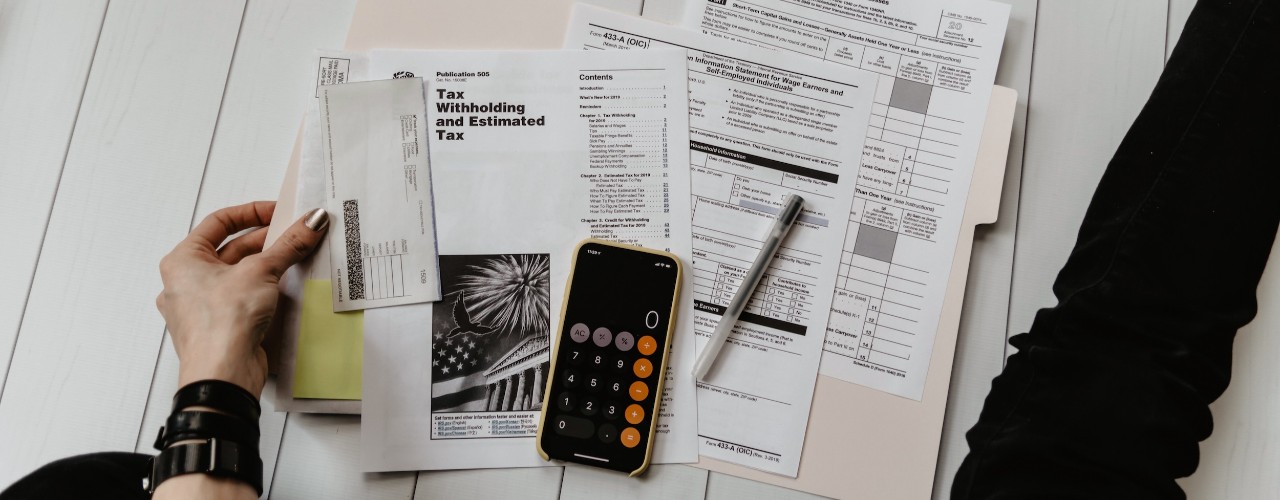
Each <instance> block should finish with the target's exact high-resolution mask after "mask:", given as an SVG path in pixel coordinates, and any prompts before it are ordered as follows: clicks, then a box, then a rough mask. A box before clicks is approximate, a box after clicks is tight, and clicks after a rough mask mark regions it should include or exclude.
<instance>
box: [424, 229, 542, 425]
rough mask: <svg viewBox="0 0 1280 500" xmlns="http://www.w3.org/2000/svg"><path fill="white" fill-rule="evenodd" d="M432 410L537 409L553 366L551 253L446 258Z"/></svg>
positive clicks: (434, 340) (434, 327) (436, 322)
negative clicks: (550, 366) (548, 372)
mask: <svg viewBox="0 0 1280 500" xmlns="http://www.w3.org/2000/svg"><path fill="white" fill-rule="evenodd" d="M440 278H441V288H442V292H443V294H444V299H443V300H441V301H439V302H436V303H435V304H434V305H433V308H432V320H431V345H432V352H431V365H432V370H431V376H432V384H431V412H432V413H433V414H441V413H474V412H513V411H537V410H539V409H541V408H542V397H543V395H542V390H543V389H542V387H543V386H544V385H545V384H544V381H545V380H546V378H545V377H546V375H547V370H548V369H549V366H548V364H549V363H550V357H549V356H550V337H549V332H550V329H551V316H550V307H551V295H550V284H551V281H550V280H551V273H550V256H549V255H547V254H502V255H441V256H440Z"/></svg>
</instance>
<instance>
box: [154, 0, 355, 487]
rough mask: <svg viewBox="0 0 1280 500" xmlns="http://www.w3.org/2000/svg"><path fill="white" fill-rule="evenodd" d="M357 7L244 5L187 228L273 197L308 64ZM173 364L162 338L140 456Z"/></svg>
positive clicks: (275, 445) (348, 1) (271, 430)
mask: <svg viewBox="0 0 1280 500" xmlns="http://www.w3.org/2000/svg"><path fill="white" fill-rule="evenodd" d="M355 3H356V1H355V0H294V1H287V2H284V1H271V2H249V3H248V6H247V7H246V9H245V14H244V21H243V22H242V23H241V29H240V37H239V39H238V41H237V42H236V49H235V54H234V56H233V59H232V62H231V71H230V74H229V76H228V77H227V87H226V92H225V93H224V96H223V100H222V110H221V112H220V113H219V115H218V124H217V128H216V130H215V133H214V140H213V145H212V147H211V148H210V150H209V161H208V166H207V167H206V168H205V175H204V181H203V183H202V184H201V187H200V196H199V202H198V203H197V204H196V207H195V215H194V217H193V218H192V223H197V222H199V221H200V220H201V219H203V218H204V217H205V216H206V215H208V214H209V213H211V212H213V211H215V210H218V209H219V208H222V207H224V206H229V205H234V204H238V203H243V202H246V201H250V200H261V199H272V198H274V197H275V196H276V195H277V193H278V192H279V190H280V182H281V179H282V178H283V176H284V170H285V166H286V165H287V164H288V162H289V156H290V155H291V154H292V152H293V142H294V139H295V137H296V136H297V128H298V124H299V123H300V122H301V121H302V116H303V113H304V111H305V108H306V106H307V105H308V96H309V95H311V92H309V91H308V87H310V85H311V81H312V76H313V75H312V71H313V69H314V68H313V67H312V65H311V64H310V61H311V56H312V54H313V52H314V51H315V50H316V49H317V48H322V47H340V46H342V43H343V41H344V40H346V36H347V27H348V26H350V24H351V12H352V11H353V10H354V9H355ZM177 361H178V360H177V357H176V355H175V354H174V352H173V349H172V347H170V345H169V339H168V337H167V336H166V337H165V339H164V347H163V348H162V349H161V355H160V360H159V362H158V363H157V365H156V369H155V377H154V378H153V380H152V382H151V395H150V398H149V401H148V403H147V411H146V415H145V418H144V419H143V423H142V426H141V429H140V431H139V433H138V442H137V445H136V448H137V451H139V452H143V453H149V452H151V444H152V443H151V441H152V440H153V439H154V433H155V432H156V429H158V428H159V427H160V425H162V424H163V422H164V419H165V418H166V417H167V416H168V415H169V410H170V408H169V406H170V398H171V397H172V395H173V392H174V391H175V390H177V380H178V362H177ZM271 391H274V386H273V384H268V388H267V392H266V393H264V395H263V398H262V405H263V418H262V420H261V422H260V425H261V428H262V439H261V442H260V444H259V449H260V451H261V453H262V457H263V463H264V465H265V467H264V470H263V479H264V483H265V484H267V485H268V486H269V485H270V484H271V476H272V474H273V472H274V470H275V465H276V452H277V450H278V449H279V446H280V435H281V432H282V431H283V429H284V422H285V414H284V413H276V411H275V408H274V405H273V404H272V403H273V402H274V400H275V399H274V397H273V396H272V395H271V394H272V392H271ZM266 494H269V491H268V492H267V493H266Z"/></svg>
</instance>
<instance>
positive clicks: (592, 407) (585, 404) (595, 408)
mask: <svg viewBox="0 0 1280 500" xmlns="http://www.w3.org/2000/svg"><path fill="white" fill-rule="evenodd" d="M599 411H600V402H599V401H596V400H595V399H592V398H586V399H584V400H582V414H583V415H586V416H588V417H590V416H594V415H595V414H596V413H597V412H599Z"/></svg>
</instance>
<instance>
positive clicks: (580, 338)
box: [569, 323, 591, 344]
mask: <svg viewBox="0 0 1280 500" xmlns="http://www.w3.org/2000/svg"><path fill="white" fill-rule="evenodd" d="M590 336H591V329H590V328H587V325H584V324H582V323H578V324H576V325H573V327H572V328H569V338H571V339H573V341H574V342H577V343H579V344H581V343H583V342H586V341H587V337H590Z"/></svg>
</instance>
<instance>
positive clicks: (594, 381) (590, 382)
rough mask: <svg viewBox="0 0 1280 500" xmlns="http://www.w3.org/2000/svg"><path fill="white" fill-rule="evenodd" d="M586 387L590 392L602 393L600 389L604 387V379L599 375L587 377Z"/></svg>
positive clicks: (593, 374)
mask: <svg viewBox="0 0 1280 500" xmlns="http://www.w3.org/2000/svg"><path fill="white" fill-rule="evenodd" d="M586 386H587V390H588V391H591V392H600V389H601V388H603V387H604V377H603V376H601V375H600V374H598V373H592V374H590V375H587V378H586Z"/></svg>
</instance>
